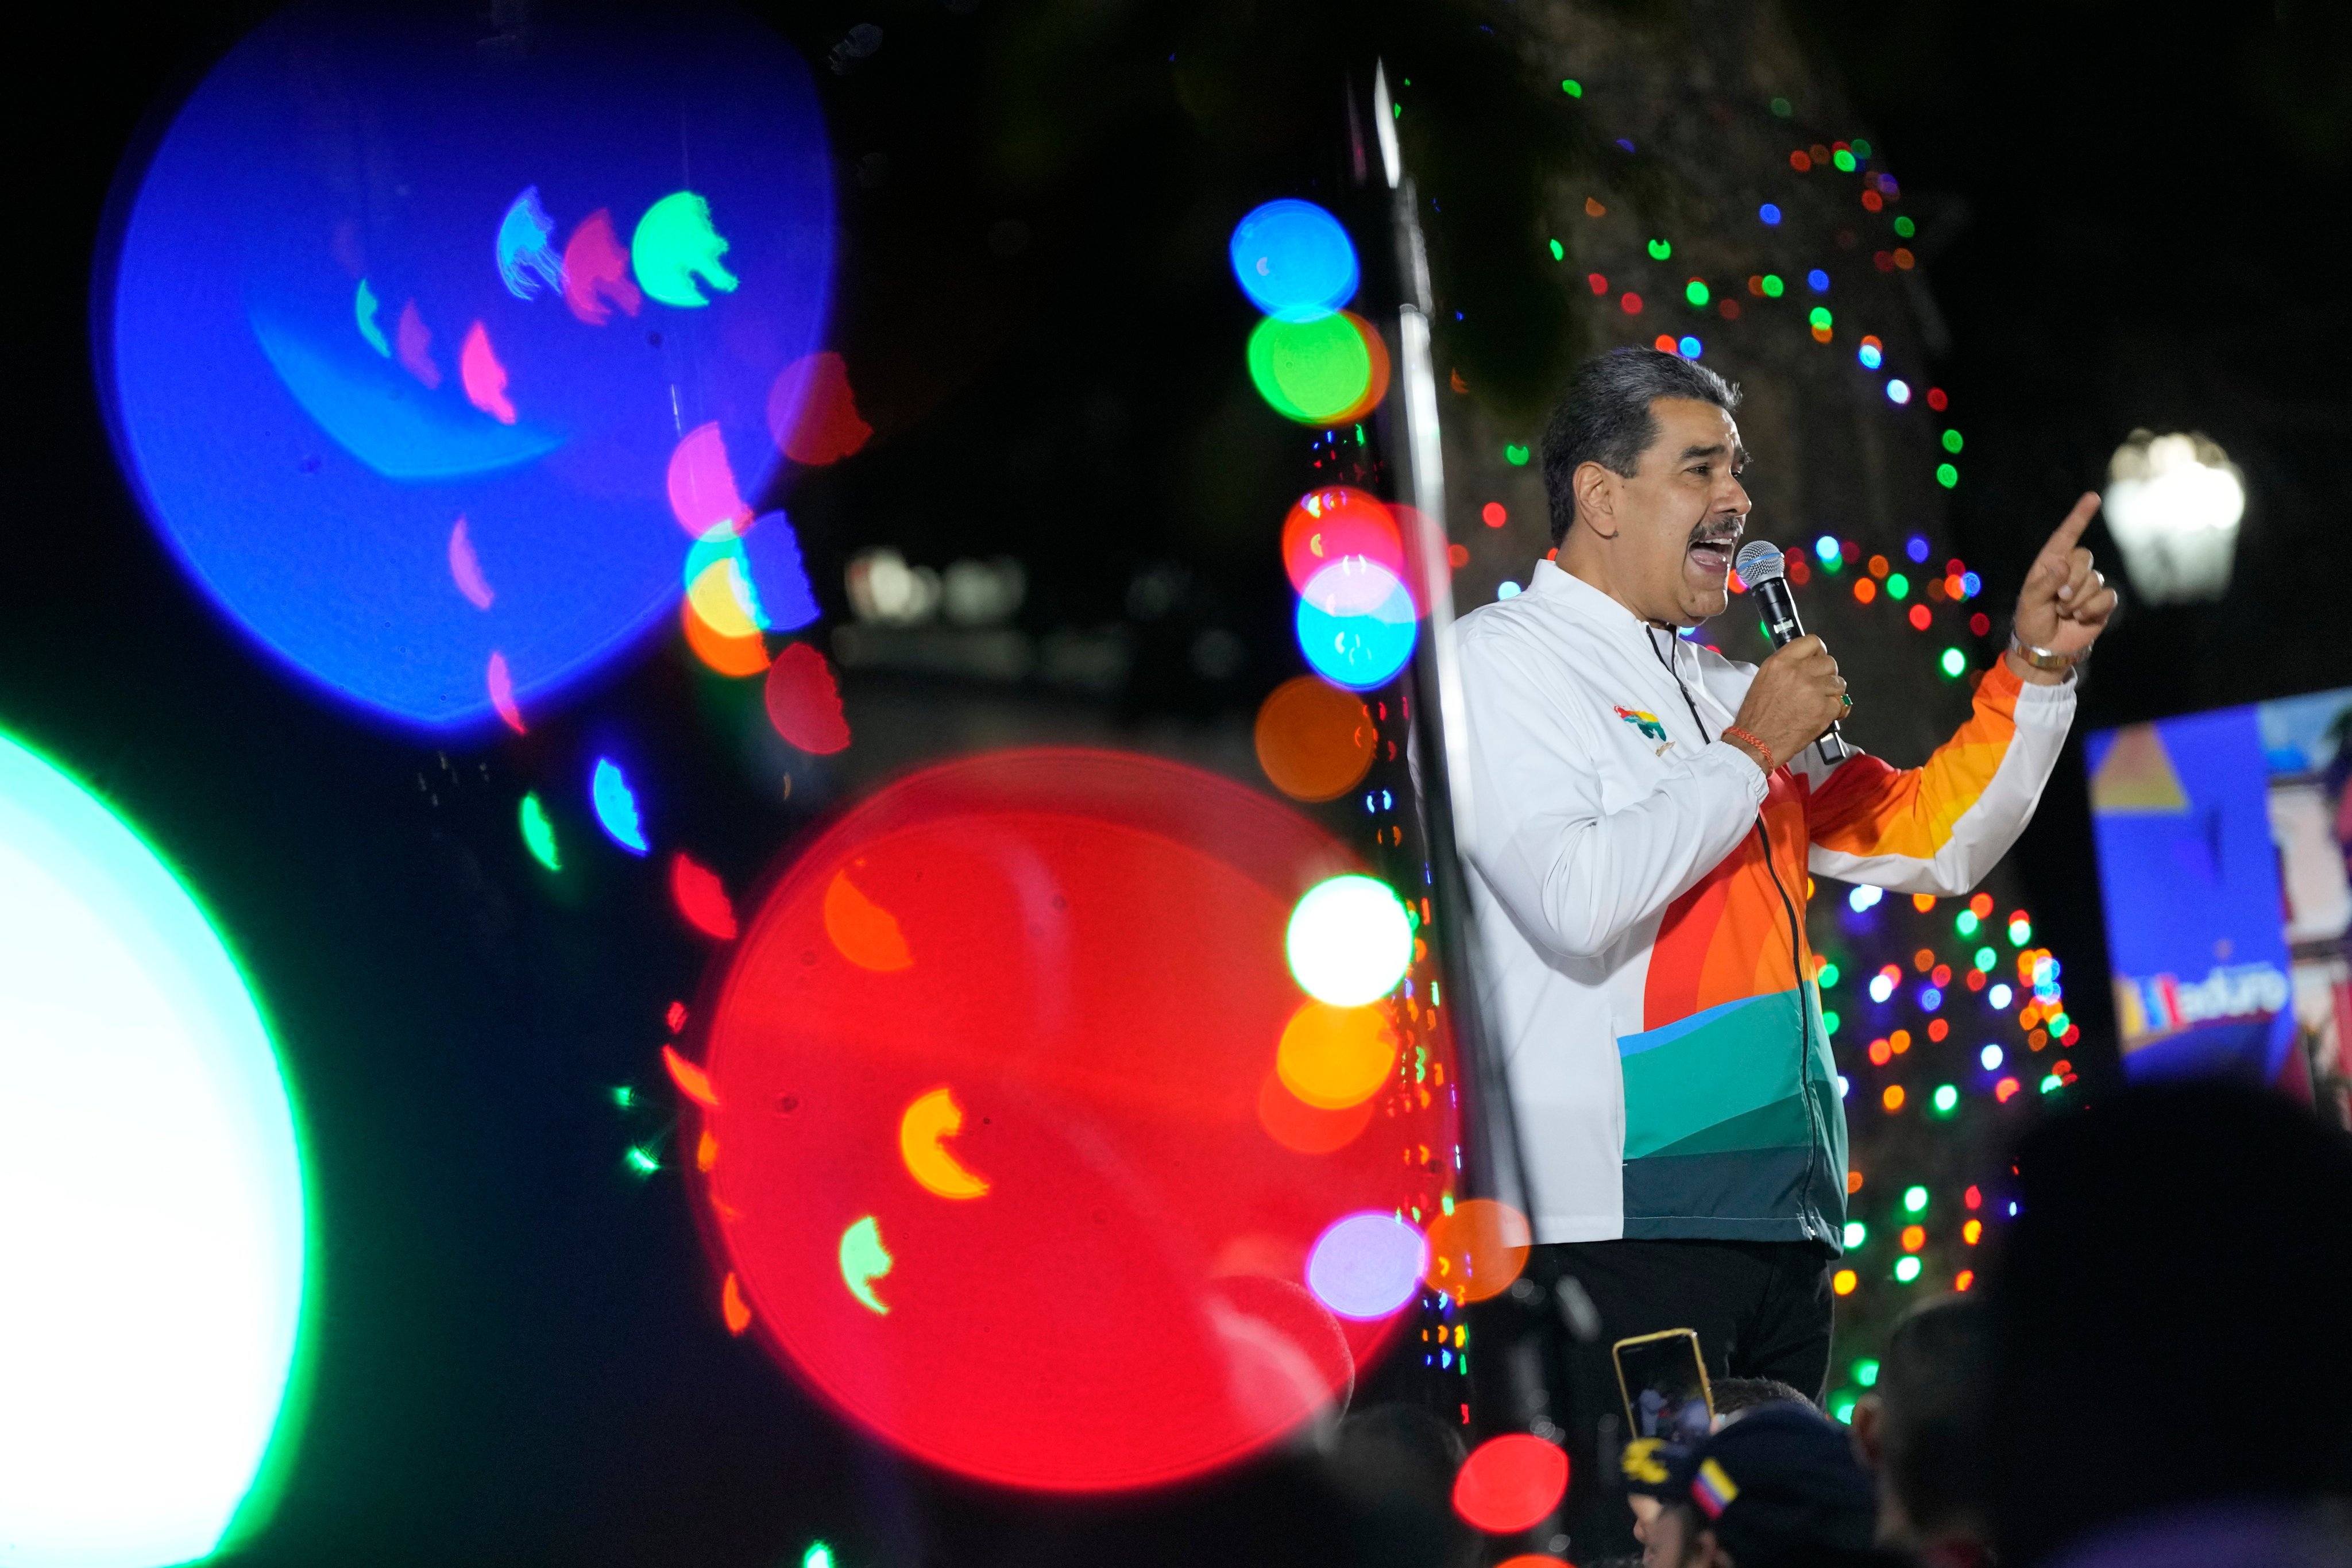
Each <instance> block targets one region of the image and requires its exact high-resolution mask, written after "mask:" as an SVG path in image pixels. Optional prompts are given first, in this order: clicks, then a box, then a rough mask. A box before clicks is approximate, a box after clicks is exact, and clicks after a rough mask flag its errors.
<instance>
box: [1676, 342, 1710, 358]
mask: <svg viewBox="0 0 2352 1568" xmlns="http://www.w3.org/2000/svg"><path fill="white" fill-rule="evenodd" d="M1675 348H1676V349H1677V350H1678V351H1680V352H1681V353H1682V356H1683V358H1685V359H1696V358H1698V356H1699V355H1700V354H1702V353H1705V352H1706V344H1705V343H1703V342H1699V341H1698V340H1697V339H1696V338H1685V339H1684V340H1683V341H1682V342H1678V343H1676V344H1675Z"/></svg>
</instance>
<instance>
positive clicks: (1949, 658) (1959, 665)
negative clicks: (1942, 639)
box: [1937, 647, 1969, 680]
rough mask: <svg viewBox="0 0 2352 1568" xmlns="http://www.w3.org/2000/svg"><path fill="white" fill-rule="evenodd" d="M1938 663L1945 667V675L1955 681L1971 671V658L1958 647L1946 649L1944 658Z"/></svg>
mask: <svg viewBox="0 0 2352 1568" xmlns="http://www.w3.org/2000/svg"><path fill="white" fill-rule="evenodd" d="M1937 662H1938V663H1940V664H1941V665H1942V666H1943V667H1944V673H1945V674H1946V675H1948V676H1950V677H1951V678H1952V679H1954V680H1958V679H1959V678H1960V677H1961V676H1963V675H1966V674H1967V673H1968V671H1969V656H1968V655H1967V654H1964V653H1962V652H1961V651H1960V650H1959V649H1958V648H1956V647H1948V648H1946V649H1945V650H1944V657H1943V658H1941V659H1939V660H1937Z"/></svg>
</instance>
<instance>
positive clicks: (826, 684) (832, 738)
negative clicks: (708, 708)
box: [763, 642, 849, 756]
mask: <svg viewBox="0 0 2352 1568" xmlns="http://www.w3.org/2000/svg"><path fill="white" fill-rule="evenodd" d="M763 695H764V697H765V700H766V702H767V707H768V722H769V723H771V724H773V725H774V726H775V727H776V733H777V734H779V735H782V737H783V738H784V739H785V740H787V741H789V742H792V743H793V745H795V746H798V747H799V748H800V749H801V750H802V751H803V752H814V754H816V755H818V756H827V755H830V754H831V753H833V752H837V751H840V750H841V749H842V748H843V747H844V746H846V745H847V744H849V721H848V720H847V719H846V718H845V717H843V715H842V711H841V690H840V689H839V688H838V687H836V686H835V685H834V683H833V670H832V668H831V667H830V666H828V665H827V664H826V663H825V662H824V655H823V654H821V653H819V652H817V651H816V649H814V648H813V647H809V645H808V644H806V643H803V642H796V643H787V644H785V645H784V648H783V651H782V652H781V653H779V654H777V655H776V661H775V663H773V664H772V665H770V666H769V667H768V681H767V689H766V690H765V692H764V693H763Z"/></svg>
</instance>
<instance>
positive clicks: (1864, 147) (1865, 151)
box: [1853, 136, 1870, 158]
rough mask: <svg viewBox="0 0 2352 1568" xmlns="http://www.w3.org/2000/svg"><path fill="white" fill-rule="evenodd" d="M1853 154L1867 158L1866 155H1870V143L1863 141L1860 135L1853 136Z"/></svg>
mask: <svg viewBox="0 0 2352 1568" xmlns="http://www.w3.org/2000/svg"><path fill="white" fill-rule="evenodd" d="M1853 155H1854V156H1855V157H1857V158H1867V157H1869V156H1870V143H1869V142H1865V141H1864V140H1863V139H1862V138H1861V137H1859V136H1857V137H1855V138H1854V139H1853Z"/></svg>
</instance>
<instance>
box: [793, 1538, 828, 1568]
mask: <svg viewBox="0 0 2352 1568" xmlns="http://www.w3.org/2000/svg"><path fill="white" fill-rule="evenodd" d="M801 1568H834V1563H833V1548H832V1547H830V1546H827V1545H826V1544H825V1543H824V1542H822V1541H812V1542H809V1548H808V1550H807V1551H806V1552H802V1553H801Z"/></svg>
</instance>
